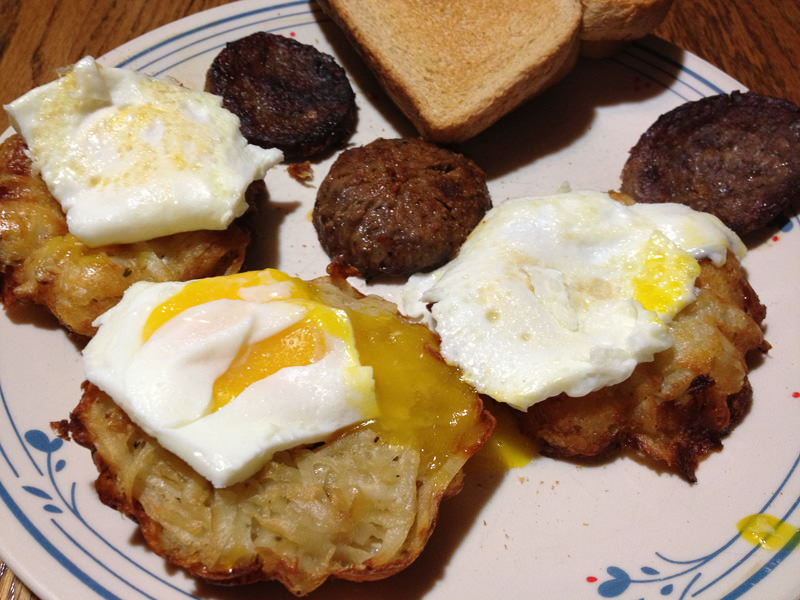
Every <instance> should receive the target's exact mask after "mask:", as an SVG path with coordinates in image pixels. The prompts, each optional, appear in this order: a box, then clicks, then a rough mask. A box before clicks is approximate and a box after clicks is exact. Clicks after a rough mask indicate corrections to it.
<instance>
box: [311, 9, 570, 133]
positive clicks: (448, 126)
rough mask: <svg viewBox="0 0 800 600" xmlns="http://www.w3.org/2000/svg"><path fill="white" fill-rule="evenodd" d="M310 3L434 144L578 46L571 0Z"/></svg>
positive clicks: (555, 66) (547, 79) (494, 112)
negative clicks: (337, 28)
mask: <svg viewBox="0 0 800 600" xmlns="http://www.w3.org/2000/svg"><path fill="white" fill-rule="evenodd" d="M319 4H320V6H322V7H323V9H324V10H325V11H326V12H327V13H328V14H329V15H330V16H331V18H332V19H333V20H334V21H335V22H336V23H337V24H338V25H339V26H340V27H341V28H342V30H343V31H344V32H345V34H346V35H347V36H348V38H349V39H350V41H351V43H352V44H353V45H354V46H355V48H356V49H357V50H358V51H359V52H360V53H361V55H362V56H363V58H364V60H365V61H366V62H367V64H368V65H369V67H370V68H371V69H372V71H373V73H374V74H375V75H376V76H377V78H378V80H379V81H380V82H381V84H382V85H383V87H384V89H385V90H386V91H387V93H388V94H389V96H390V97H391V98H392V99H393V100H394V102H395V103H396V104H397V105H398V106H399V107H400V109H401V110H402V111H403V112H404V113H405V114H406V116H407V117H408V118H409V119H410V120H411V122H412V123H413V124H414V126H415V127H416V128H417V129H418V130H419V132H420V133H421V134H422V135H423V136H424V137H426V138H428V139H430V140H433V141H437V142H454V141H461V140H465V139H468V138H470V137H472V136H474V135H475V134H477V133H478V132H480V131H482V130H483V129H485V128H486V127H488V126H489V125H491V124H492V123H494V122H495V121H496V120H497V119H499V118H500V117H501V116H503V115H504V114H506V113H507V112H509V111H510V110H511V109H513V108H515V107H516V106H518V105H519V104H521V103H522V102H523V101H525V100H526V99H527V98H529V97H531V96H532V95H534V94H536V93H537V92H539V91H541V90H543V89H544V88H546V87H547V86H549V85H551V84H553V83H554V82H555V81H557V80H558V79H560V78H561V77H562V76H563V75H565V74H566V73H567V72H568V71H569V70H570V69H571V68H572V66H573V64H574V63H575V60H576V58H577V56H578V51H579V49H580V42H579V39H578V34H579V30H580V23H581V15H582V9H581V4H580V2H579V0H540V1H539V2H535V3H532V2H530V1H529V0H470V1H468V2H429V1H426V0H392V1H391V2H372V1H369V0H324V1H320V2H319ZM534 7H535V8H534Z"/></svg>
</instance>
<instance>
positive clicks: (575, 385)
mask: <svg viewBox="0 0 800 600" xmlns="http://www.w3.org/2000/svg"><path fill="white" fill-rule="evenodd" d="M728 248H730V249H731V250H732V251H734V252H735V253H737V254H738V255H740V256H741V255H742V254H743V252H744V245H743V244H742V243H741V240H739V239H738V237H736V234H734V233H733V232H732V231H730V230H729V229H728V228H727V227H725V226H724V225H723V224H722V223H721V222H720V221H719V220H718V219H716V218H714V217H712V216H711V215H707V214H705V213H698V212H696V211H692V210H691V209H688V208H687V207H685V206H682V205H671V206H668V205H659V207H658V208H652V209H651V208H650V205H648V206H630V207H629V206H625V205H624V204H622V203H620V202H617V201H615V200H614V199H613V198H612V197H611V196H610V195H608V194H605V193H599V192H570V193H564V194H558V195H554V196H547V197H538V198H519V199H512V200H508V201H506V202H504V203H502V204H499V205H498V206H496V207H495V208H493V209H492V210H491V211H489V212H488V213H487V214H486V216H485V217H484V219H483V220H482V221H481V223H480V224H479V225H478V226H477V227H476V228H475V230H474V231H473V232H472V233H471V235H470V236H469V238H468V239H467V240H466V242H465V243H464V245H463V246H462V247H461V250H460V252H459V254H458V255H457V257H456V258H455V259H454V260H452V261H451V262H450V263H448V264H446V265H445V266H443V267H441V268H440V269H438V270H436V271H433V272H431V273H427V274H419V275H415V276H413V277H411V278H410V279H409V281H408V283H407V284H406V285H405V286H404V288H403V290H402V292H401V301H400V309H401V312H404V313H405V314H407V315H408V316H410V317H412V318H416V319H419V320H427V322H428V324H429V325H430V326H431V327H432V328H433V329H434V330H435V331H436V332H437V333H438V334H439V336H440V337H441V340H442V342H441V346H442V356H443V357H444V359H445V360H446V361H447V362H449V363H450V364H453V365H456V366H458V367H460V368H461V370H462V372H463V377H464V378H465V380H466V381H467V382H469V383H470V384H471V385H473V386H474V387H475V388H476V389H477V390H478V391H479V392H482V393H485V394H488V395H489V396H492V397H493V398H495V399H496V400H498V401H501V402H506V403H508V404H510V405H511V406H513V407H515V408H517V409H520V410H525V409H527V408H528V407H530V406H531V405H532V404H534V403H536V402H539V401H541V400H544V399H546V398H549V397H551V396H555V395H558V394H561V393H565V394H567V395H570V396H583V395H585V394H588V393H589V392H591V391H594V390H597V389H600V388H602V387H605V386H608V385H613V384H615V383H619V382H621V381H624V380H625V379H627V378H628V377H629V376H630V374H631V373H632V372H633V369H634V368H635V367H636V365H637V364H638V363H640V362H646V361H651V360H653V357H654V355H655V354H656V353H658V352H661V351H663V350H666V349H667V348H669V347H670V346H671V345H672V343H673V342H672V336H671V334H670V331H669V322H670V321H671V320H672V318H674V316H675V315H676V314H678V312H680V311H681V310H682V309H683V308H685V307H686V306H688V305H689V304H690V303H692V302H693V301H694V299H695V297H696V289H695V286H694V282H695V279H696V277H697V276H698V274H699V273H700V266H699V264H698V262H697V261H698V259H700V258H703V257H706V256H709V257H711V258H713V259H714V260H717V261H724V257H725V254H726V252H727V250H728Z"/></svg>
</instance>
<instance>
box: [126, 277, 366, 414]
mask: <svg viewBox="0 0 800 600" xmlns="http://www.w3.org/2000/svg"><path fill="white" fill-rule="evenodd" d="M280 282H287V283H290V285H289V286H288V287H287V288H285V291H286V292H287V295H284V294H281V295H280V296H279V297H276V299H280V300H284V301H286V300H290V301H292V302H296V303H298V304H302V305H305V306H306V307H307V308H308V313H307V314H306V315H305V317H303V318H302V319H300V320H299V321H298V322H297V323H295V324H294V325H292V326H290V327H287V328H286V329H284V330H282V331H280V332H278V333H276V334H275V335H272V336H270V337H267V338H265V339H263V340H259V341H258V342H255V343H253V344H249V345H246V346H243V347H242V348H240V349H239V352H238V353H237V355H236V357H235V358H234V359H233V361H232V362H231V364H230V365H229V367H228V369H227V370H226V371H225V372H224V373H223V374H222V375H220V376H219V377H218V378H217V379H216V381H215V382H214V386H213V390H212V397H211V408H210V410H211V412H213V411H216V410H218V409H220V408H222V407H223V406H225V405H226V404H227V403H228V402H230V401H231V400H233V399H234V398H236V397H237V396H238V395H239V394H241V393H242V392H243V391H244V390H245V389H246V388H247V387H248V386H250V385H251V384H253V383H255V382H256V381H259V380H260V379H264V378H266V377H269V376H270V375H272V374H274V373H276V372H278V371H279V370H280V369H282V368H284V367H290V366H305V365H310V364H311V363H314V362H316V361H318V360H321V359H322V358H323V357H324V356H325V355H326V354H327V353H328V347H327V344H326V341H325V340H326V338H325V333H326V332H327V333H330V334H331V335H334V336H336V337H338V338H340V339H343V340H348V338H350V337H351V334H350V333H349V328H348V324H347V319H346V316H345V315H344V314H343V313H341V312H340V311H336V310H334V309H332V308H329V307H327V306H322V305H320V304H317V303H315V302H311V301H310V300H311V297H310V295H309V290H308V289H307V287H306V286H305V285H304V284H303V282H301V281H299V280H293V279H290V277H289V276H288V275H286V274H285V273H282V272H280V271H258V272H248V273H240V274H237V275H230V276H227V277H216V278H209V279H199V280H196V281H192V282H190V283H188V284H187V285H186V286H184V288H183V289H182V290H181V291H180V292H178V293H177V294H175V295H174V296H172V297H171V298H169V299H168V300H167V301H166V302H163V303H162V304H161V305H160V306H158V307H157V308H156V309H155V310H154V311H153V312H152V313H151V314H150V317H149V318H148V320H147V322H146V323H145V326H144V329H143V332H142V341H143V342H145V341H147V340H148V339H149V338H150V336H152V335H153V333H155V331H156V330H157V329H158V328H159V327H161V325H163V324H164V323H165V322H167V321H168V320H169V319H171V318H172V317H174V316H175V315H177V314H179V313H180V312H182V311H184V310H186V309H188V308H191V307H193V306H199V305H201V304H204V303H206V302H211V301H213V300H220V299H229V300H236V299H242V290H246V288H255V287H257V286H262V285H270V284H274V283H280ZM245 293H246V292H245Z"/></svg>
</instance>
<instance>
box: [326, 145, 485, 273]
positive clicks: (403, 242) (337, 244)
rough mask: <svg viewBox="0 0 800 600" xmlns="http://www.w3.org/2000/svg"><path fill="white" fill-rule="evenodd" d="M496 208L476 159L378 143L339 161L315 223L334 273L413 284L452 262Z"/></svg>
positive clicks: (428, 148)
mask: <svg viewBox="0 0 800 600" xmlns="http://www.w3.org/2000/svg"><path fill="white" fill-rule="evenodd" d="M491 205H492V203H491V199H490V197H489V190H488V189H487V187H486V177H485V175H484V173H483V171H482V170H481V169H480V168H479V167H478V166H477V165H476V164H475V163H474V162H473V161H472V160H470V159H468V158H466V157H465V156H463V155H461V154H456V153H454V152H450V151H449V150H445V149H444V148H439V147H437V146H434V145H433V144H429V143H427V142H425V141H423V140H421V139H413V138H407V139H377V140H375V141H373V142H371V143H369V144H367V145H366V146H361V147H358V148H351V149H349V150H346V151H345V152H343V153H342V154H341V155H340V156H339V157H338V159H337V160H336V162H335V163H334V164H333V166H332V167H331V169H330V171H329V172H328V175H327V176H326V177H325V179H324V180H323V182H322V184H321V185H320V187H319V190H318V191H317V201H316V204H315V206H314V213H313V221H314V227H316V230H317V235H318V236H319V240H320V243H321V244H322V247H323V248H324V249H325V251H326V252H327V253H328V256H330V258H331V260H332V268H334V269H336V270H338V271H339V272H343V273H344V274H360V275H362V276H363V277H365V278H366V279H371V278H373V277H376V276H379V275H386V276H398V277H407V276H408V275H410V274H412V273H415V272H417V271H424V270H428V269H433V268H435V267H438V266H440V265H442V264H443V263H445V262H446V261H448V260H450V259H451V258H452V257H453V256H454V255H455V254H456V252H457V251H458V249H459V248H460V247H461V244H462V242H463V241H464V240H465V239H466V237H467V235H469V232H470V231H472V229H473V228H474V227H475V225H477V224H478V222H479V221H480V220H481V218H482V217H483V215H484V213H485V212H486V211H487V210H488V209H489V208H491ZM330 269H331V268H329V270H330Z"/></svg>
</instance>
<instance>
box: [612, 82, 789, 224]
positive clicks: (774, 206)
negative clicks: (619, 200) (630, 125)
mask: <svg viewBox="0 0 800 600" xmlns="http://www.w3.org/2000/svg"><path fill="white" fill-rule="evenodd" d="M622 191H623V192H625V193H626V194H629V195H631V196H633V198H634V199H635V200H636V201H637V202H681V203H683V204H688V205H689V206H691V207H692V208H694V209H696V210H701V211H705V212H710V213H712V214H714V215H716V216H718V217H719V218H720V219H721V220H722V221H723V222H724V223H725V224H726V225H728V227H730V228H731V229H733V230H734V231H735V232H736V233H738V234H739V235H746V234H748V233H750V232H752V231H755V230H756V229H759V228H761V227H763V226H764V225H766V224H767V223H768V222H769V221H771V220H772V219H773V218H775V217H776V216H777V215H778V214H780V213H781V212H782V211H783V210H785V209H786V208H787V207H788V206H789V204H790V203H791V202H792V201H793V200H796V199H798V198H800V107H798V106H797V105H795V104H793V103H792V102H789V101H788V100H783V99H780V98H771V97H768V96H762V95H760V94H755V93H752V92H747V93H740V92H733V93H732V94H730V95H728V94H721V95H717V96H711V97H709V98H704V99H702V100H699V101H697V102H689V103H686V104H683V105H682V106H679V107H678V108H676V109H674V110H672V111H670V112H668V113H666V114H664V115H662V116H661V117H659V118H658V120H657V121H656V122H655V123H654V124H653V125H652V126H651V127H650V128H649V129H648V130H647V131H646V132H645V133H644V135H642V137H641V138H640V139H639V141H638V142H637V144H636V145H635V146H634V147H633V148H632V149H631V151H630V156H629V158H628V161H627V163H626V164H625V168H624V170H623V172H622Z"/></svg>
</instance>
